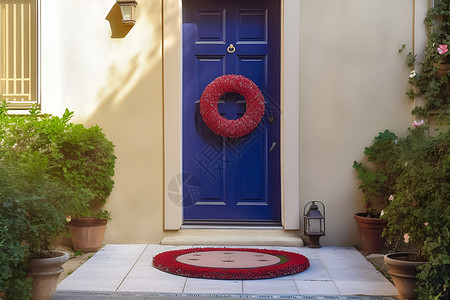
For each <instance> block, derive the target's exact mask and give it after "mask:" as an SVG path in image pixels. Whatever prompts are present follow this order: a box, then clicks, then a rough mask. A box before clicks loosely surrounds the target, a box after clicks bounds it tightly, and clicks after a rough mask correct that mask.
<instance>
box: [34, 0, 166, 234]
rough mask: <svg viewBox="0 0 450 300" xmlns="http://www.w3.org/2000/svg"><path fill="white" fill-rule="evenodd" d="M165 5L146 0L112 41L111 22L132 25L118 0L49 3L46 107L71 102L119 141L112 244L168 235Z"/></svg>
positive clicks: (78, 115) (45, 14)
mask: <svg viewBox="0 0 450 300" xmlns="http://www.w3.org/2000/svg"><path fill="white" fill-rule="evenodd" d="M160 2H161V1H153V0H147V1H139V5H138V10H137V18H138V22H137V23H136V25H135V26H134V27H133V28H131V30H130V31H129V32H128V34H127V35H126V36H125V37H123V38H111V35H112V32H111V27H110V23H109V22H108V21H107V20H106V19H105V18H106V17H107V16H108V15H109V16H110V17H112V19H113V20H112V21H111V22H114V24H113V25H118V27H119V31H120V30H126V28H120V26H121V22H120V20H117V19H116V18H115V17H114V14H115V13H118V12H117V11H116V9H117V7H115V1H114V0H76V1H73V0H42V3H41V4H42V7H41V12H42V18H41V20H42V27H41V32H42V37H41V40H42V45H41V49H42V51H41V52H42V72H41V73H42V108H43V111H45V112H51V113H55V114H59V115H60V114H61V113H62V112H63V110H64V108H65V107H68V108H69V109H70V110H73V111H75V120H76V121H79V122H84V123H86V124H99V126H101V127H102V128H104V132H105V134H106V135H107V137H108V138H109V139H111V140H112V141H113V142H114V144H115V145H116V148H115V153H116V156H117V162H116V168H115V173H116V175H115V178H114V180H115V188H114V190H113V192H112V194H111V196H110V197H109V199H108V200H107V205H106V208H107V209H108V210H110V211H111V217H112V219H113V220H112V221H111V222H109V224H108V228H107V231H106V235H105V242H106V243H124V242H127V243H147V242H159V241H160V240H161V238H162V235H163V231H162V220H163V202H162V198H163V177H162V174H163V163H162V162H163V142H162V137H163V132H162V130H163V128H162V118H163V114H162V111H163V110H162V109H163V108H162V107H163V106H162V49H161V47H162V39H161V36H162V35H161V30H162V27H161V3H160ZM113 7H115V8H114V10H113V11H111V10H112V9H113ZM110 13H111V14H113V16H111V15H110ZM108 18H109V17H108Z"/></svg>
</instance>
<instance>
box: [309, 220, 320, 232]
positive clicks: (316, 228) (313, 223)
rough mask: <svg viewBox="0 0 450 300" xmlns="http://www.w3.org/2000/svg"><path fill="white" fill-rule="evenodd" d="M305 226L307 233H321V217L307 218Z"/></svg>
mask: <svg viewBox="0 0 450 300" xmlns="http://www.w3.org/2000/svg"><path fill="white" fill-rule="evenodd" d="M307 226H308V228H307V229H306V232H307V233H308V234H318V233H323V230H322V221H321V219H308V224H307Z"/></svg>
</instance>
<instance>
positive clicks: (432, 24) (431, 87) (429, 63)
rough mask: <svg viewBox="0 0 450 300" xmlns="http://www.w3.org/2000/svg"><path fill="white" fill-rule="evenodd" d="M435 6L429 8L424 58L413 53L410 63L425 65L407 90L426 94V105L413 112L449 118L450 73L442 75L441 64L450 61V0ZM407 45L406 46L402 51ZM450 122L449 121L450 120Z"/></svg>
mask: <svg viewBox="0 0 450 300" xmlns="http://www.w3.org/2000/svg"><path fill="white" fill-rule="evenodd" d="M434 3H435V5H434V7H432V8H431V9H429V10H428V13H427V17H426V18H425V24H426V25H427V29H428V42H427V44H426V45H425V49H424V54H425V59H424V61H423V62H419V61H418V60H417V56H416V55H414V54H412V53H409V54H408V57H407V63H408V66H410V67H414V65H415V63H416V62H418V63H420V64H421V65H422V68H421V69H420V70H413V71H412V72H411V74H410V76H409V82H410V84H411V85H413V87H412V88H411V89H410V90H408V91H407V92H406V94H407V95H408V97H409V98H411V99H415V98H416V97H423V99H424V100H425V103H424V105H423V106H416V107H415V108H414V110H413V111H412V113H413V114H415V115H418V116H422V117H424V118H429V117H430V115H436V116H437V118H438V119H439V120H440V121H441V122H448V121H449V111H450V97H449V90H450V89H449V88H448V87H449V78H450V74H449V73H447V74H446V75H444V76H442V77H439V76H437V73H438V69H439V67H440V66H441V65H444V64H449V63H450V62H449V61H450V59H449V57H450V56H449V55H450V53H449V52H448V46H450V20H449V17H450V3H449V0H436V1H435V2H434ZM404 49H405V46H403V47H402V48H401V49H400V50H399V51H400V52H402V51H403V50H404ZM447 124H448V123H447Z"/></svg>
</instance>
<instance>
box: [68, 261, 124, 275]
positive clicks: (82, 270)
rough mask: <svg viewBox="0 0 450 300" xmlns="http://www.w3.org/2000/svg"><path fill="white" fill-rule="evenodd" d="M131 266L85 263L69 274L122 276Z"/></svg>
mask: <svg viewBox="0 0 450 300" xmlns="http://www.w3.org/2000/svg"><path fill="white" fill-rule="evenodd" d="M130 269H131V266H123V265H115V264H110V265H96V264H90V265H88V264H85V265H82V266H81V267H79V268H78V269H77V270H76V271H75V272H73V273H72V274H71V275H70V276H72V277H77V278H78V277H91V278H97V277H121V278H124V277H125V276H126V275H127V274H128V272H129V271H130Z"/></svg>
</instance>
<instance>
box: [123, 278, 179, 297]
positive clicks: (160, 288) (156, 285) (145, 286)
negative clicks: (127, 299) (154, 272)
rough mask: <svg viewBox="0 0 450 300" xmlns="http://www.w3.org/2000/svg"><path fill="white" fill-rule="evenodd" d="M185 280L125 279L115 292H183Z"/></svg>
mask: <svg viewBox="0 0 450 300" xmlns="http://www.w3.org/2000/svg"><path fill="white" fill-rule="evenodd" d="M185 283H186V278H183V277H180V278H172V279H158V278H148V277H133V278H128V277H127V278H125V280H124V281H123V282H122V284H121V285H120V287H119V288H118V289H117V291H129V292H173V293H181V292H183V288H184V285H185Z"/></svg>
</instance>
